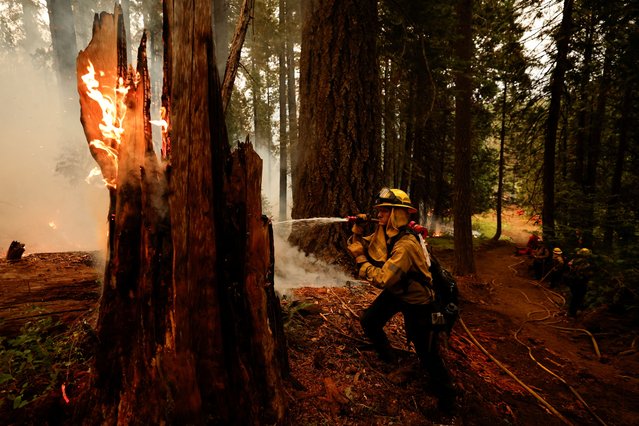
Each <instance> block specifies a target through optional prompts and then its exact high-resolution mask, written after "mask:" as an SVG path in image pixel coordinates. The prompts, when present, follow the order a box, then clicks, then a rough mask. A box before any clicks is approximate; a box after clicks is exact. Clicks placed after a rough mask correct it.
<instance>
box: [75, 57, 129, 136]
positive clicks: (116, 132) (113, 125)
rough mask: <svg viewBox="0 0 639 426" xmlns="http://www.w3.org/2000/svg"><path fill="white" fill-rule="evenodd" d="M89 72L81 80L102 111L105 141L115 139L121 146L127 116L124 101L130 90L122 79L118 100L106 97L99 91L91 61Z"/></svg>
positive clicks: (101, 127)
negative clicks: (123, 125) (123, 123)
mask: <svg viewBox="0 0 639 426" xmlns="http://www.w3.org/2000/svg"><path fill="white" fill-rule="evenodd" d="M87 71H88V72H87V73H86V74H85V75H83V76H82V77H81V78H82V81H83V82H84V84H85V86H86V87H87V95H88V96H89V97H90V98H91V99H93V100H94V101H96V102H97V103H98V105H100V108H101V109H102V122H101V123H100V124H99V125H98V126H99V128H100V131H101V132H102V136H104V138H105V139H114V140H115V141H116V142H117V144H118V145H119V144H120V139H121V137H122V134H123V133H124V129H123V128H122V121H123V120H124V116H125V115H126V106H125V105H124V103H123V102H122V101H123V99H124V96H126V94H127V92H128V91H129V88H128V87H126V86H124V85H123V81H122V78H120V79H119V81H118V87H117V88H116V89H115V91H114V92H115V93H114V95H115V97H116V99H113V98H112V97H110V96H105V95H104V94H103V93H102V92H101V91H100V90H98V88H99V87H100V82H98V80H96V78H95V68H94V67H93V64H92V63H91V61H89V66H87Z"/></svg>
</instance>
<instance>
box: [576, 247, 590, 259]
mask: <svg viewBox="0 0 639 426" xmlns="http://www.w3.org/2000/svg"><path fill="white" fill-rule="evenodd" d="M590 253H591V251H590V249H587V248H585V247H584V248H580V249H579V250H577V255H578V256H584V257H588V256H590Z"/></svg>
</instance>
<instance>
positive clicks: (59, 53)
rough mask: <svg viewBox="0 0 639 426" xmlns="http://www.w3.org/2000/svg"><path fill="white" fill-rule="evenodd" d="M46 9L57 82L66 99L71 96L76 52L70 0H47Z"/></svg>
mask: <svg viewBox="0 0 639 426" xmlns="http://www.w3.org/2000/svg"><path fill="white" fill-rule="evenodd" d="M47 9H48V11H49V28H50V29H51V44H52V45H53V56H54V58H55V66H56V70H57V75H58V82H59V84H60V87H61V90H62V96H63V98H64V99H65V100H68V99H71V98H72V95H71V94H72V93H73V88H74V83H75V79H74V75H75V58H76V55H77V52H78V47H77V43H76V39H75V25H74V23H73V10H72V9H71V0H47Z"/></svg>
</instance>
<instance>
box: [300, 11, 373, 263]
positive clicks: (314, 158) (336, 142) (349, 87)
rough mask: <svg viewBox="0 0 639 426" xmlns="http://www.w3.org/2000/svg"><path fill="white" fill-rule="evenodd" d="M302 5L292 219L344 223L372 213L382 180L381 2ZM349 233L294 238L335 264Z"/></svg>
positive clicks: (317, 232) (327, 232)
mask: <svg viewBox="0 0 639 426" xmlns="http://www.w3.org/2000/svg"><path fill="white" fill-rule="evenodd" d="M304 7H305V11H306V12H307V13H306V14H305V19H304V28H303V30H302V53H301V59H300V143H301V144H303V146H300V150H299V160H298V161H299V164H298V165H297V168H296V170H297V171H298V172H297V173H296V174H295V181H294V182H293V186H294V192H293V197H294V198H293V211H292V216H293V218H305V217H316V216H341V217H344V216H346V215H348V214H351V213H354V212H364V211H368V209H369V208H370V201H371V198H372V194H373V193H374V192H375V191H376V190H378V185H379V182H380V180H379V169H380V163H379V158H380V152H379V151H380V148H379V128H380V125H379V102H380V101H379V81H378V80H379V75H378V73H377V71H376V70H377V68H378V63H377V53H376V47H375V38H376V34H377V32H376V28H377V2H376V1H375V0H367V1H364V2H362V1H356V0H341V1H335V0H314V1H309V2H306V4H305V5H304ZM318 52H322V54H321V55H320V54H318ZM345 231H346V228H344V229H343V232H335V229H334V228H333V229H329V228H328V227H323V228H322V229H317V230H309V231H307V232H306V233H305V232H301V231H299V230H296V231H295V232H294V233H293V234H291V240H292V241H293V242H294V243H295V244H297V245H298V246H300V247H301V248H302V249H303V250H304V251H306V252H307V253H308V252H313V253H320V252H322V253H325V254H330V255H331V256H332V257H333V258H336V257H339V256H344V253H345V250H344V249H345V241H346V232H345ZM311 232H312V234H311ZM311 235H312V238H311V237H310V236H311Z"/></svg>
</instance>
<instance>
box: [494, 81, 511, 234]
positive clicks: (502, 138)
mask: <svg viewBox="0 0 639 426" xmlns="http://www.w3.org/2000/svg"><path fill="white" fill-rule="evenodd" d="M507 97H508V82H507V81H506V80H504V93H503V95H502V99H501V129H500V130H499V172H498V173H499V176H498V178H497V206H496V207H495V216H496V217H497V229H496V230H495V235H494V236H493V241H499V237H501V211H502V209H501V203H502V199H503V196H504V163H505V159H504V148H505V146H506V100H507Z"/></svg>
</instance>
